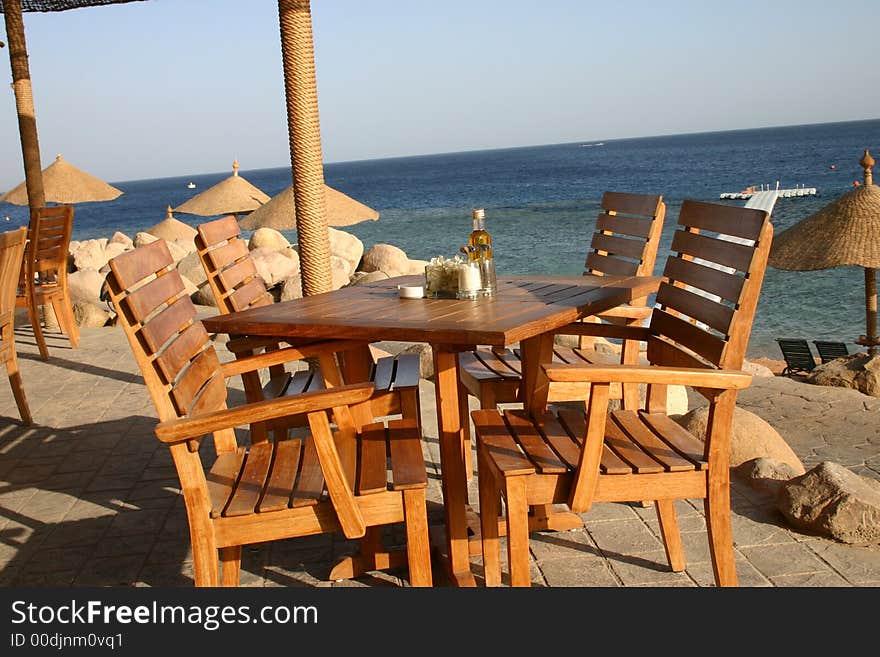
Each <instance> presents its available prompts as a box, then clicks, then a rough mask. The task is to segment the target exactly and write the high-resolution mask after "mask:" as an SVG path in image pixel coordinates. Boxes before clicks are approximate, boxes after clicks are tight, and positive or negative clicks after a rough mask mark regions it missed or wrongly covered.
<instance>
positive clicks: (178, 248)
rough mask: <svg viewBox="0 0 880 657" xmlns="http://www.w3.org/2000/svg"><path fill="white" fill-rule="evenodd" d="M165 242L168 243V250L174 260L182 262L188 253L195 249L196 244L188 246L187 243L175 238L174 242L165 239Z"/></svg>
mask: <svg viewBox="0 0 880 657" xmlns="http://www.w3.org/2000/svg"><path fill="white" fill-rule="evenodd" d="M165 243H166V244H167V245H168V251H169V252H170V253H171V258H172V259H173V260H174V262H180V261H181V260H183V259H184V258H185V257H186V256H187V255H188V254H190V253H192V252H193V251H195V245H191V248H190V247H187V245H186V243H184V242H180V241H178V240H175V241H173V242H169V241H168V240H165Z"/></svg>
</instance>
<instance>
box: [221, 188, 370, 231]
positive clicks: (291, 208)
mask: <svg viewBox="0 0 880 657" xmlns="http://www.w3.org/2000/svg"><path fill="white" fill-rule="evenodd" d="M324 196H325V199H326V204H327V206H326V207H327V210H326V213H327V225H328V226H352V225H354V224H359V223H360V222H362V221H376V220H377V219H378V218H379V213H378V212H376V210H374V209H373V208H371V207H369V206H366V205H364V204H363V203H361V202H360V201H356V200H354V199H353V198H351V197H350V196H347V195H345V194H343V193H342V192H340V191H339V190H338V189H333V188H332V187H330V185H324ZM238 223H239V225H240V226H241V227H242V228H244V229H245V230H256V229H257V228H274V229H275V230H294V229H295V228H296V201H295V199H294V194H293V186H290V187H288V188H287V189H285V190H284V191H283V192H281V193H280V194H276V195H275V196H273V197H272V198H271V199H269V201H267V202H266V203H264V204H263V205H261V206H260V207H259V208H257V209H256V210H254V211H253V212H251V213H250V214H249V215H248V216H246V217H244V218H243V219H241V220H240V221H239V222H238Z"/></svg>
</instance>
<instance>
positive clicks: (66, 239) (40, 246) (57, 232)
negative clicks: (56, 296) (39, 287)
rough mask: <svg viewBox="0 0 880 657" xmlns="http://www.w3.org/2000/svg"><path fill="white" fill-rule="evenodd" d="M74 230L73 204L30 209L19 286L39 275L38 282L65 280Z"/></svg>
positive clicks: (63, 282) (62, 282)
mask: <svg viewBox="0 0 880 657" xmlns="http://www.w3.org/2000/svg"><path fill="white" fill-rule="evenodd" d="M72 232H73V206H70V205H55V206H51V207H40V208H34V209H33V210H31V217H30V222H29V224H28V229H27V233H28V242H27V246H26V247H25V253H24V266H23V267H21V270H20V274H21V275H20V279H19V287H21V289H22V293H23V291H24V289H25V283H26V282H29V281H31V280H33V279H34V276H35V275H38V279H39V281H40V282H46V281H48V282H53V283H56V282H57V283H58V284H59V285H66V284H67V252H68V250H69V247H70V236H71V234H72Z"/></svg>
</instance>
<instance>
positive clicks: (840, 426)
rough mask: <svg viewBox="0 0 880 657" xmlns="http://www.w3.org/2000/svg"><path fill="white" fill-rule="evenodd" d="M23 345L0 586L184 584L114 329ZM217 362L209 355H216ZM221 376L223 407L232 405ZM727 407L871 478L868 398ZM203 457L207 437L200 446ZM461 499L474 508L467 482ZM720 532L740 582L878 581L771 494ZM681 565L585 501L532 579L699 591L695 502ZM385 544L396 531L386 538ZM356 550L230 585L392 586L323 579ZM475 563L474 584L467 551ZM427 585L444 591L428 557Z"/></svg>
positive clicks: (185, 575)
mask: <svg viewBox="0 0 880 657" xmlns="http://www.w3.org/2000/svg"><path fill="white" fill-rule="evenodd" d="M47 337H48V340H49V350H50V356H51V357H50V359H49V361H46V362H44V361H42V360H40V359H39V356H38V354H37V349H36V345H35V343H34V340H33V334H32V332H31V330H30V327H29V326H22V327H21V328H19V329H17V331H16V343H17V347H18V352H19V360H20V364H21V370H22V377H23V379H24V386H25V390H26V393H27V397H28V400H29V402H30V406H31V410H32V413H33V416H34V424H33V425H32V426H30V427H22V426H21V424H20V422H19V417H18V412H17V409H16V406H15V403H14V400H13V398H12V394H11V391H10V389H9V386H8V385H6V384H0V585H2V586H7V587H9V586H12V587H23V586H44V587H46V586H51V587H69V586H74V587H84V586H101V587H107V586H110V587H118V586H151V587H155V586H182V587H189V586H192V556H191V553H190V550H189V533H188V528H187V524H186V518H185V511H184V506H183V501H182V497H181V495H180V491H179V486H178V481H177V477H176V474H175V471H174V467H173V465H172V462H171V459H170V456H169V453H168V450H167V448H165V447H164V446H163V445H161V444H160V443H159V441H158V440H156V438H155V437H154V435H153V427H154V425H155V422H156V415H155V411H154V409H153V405H152V403H151V401H150V398H149V395H148V394H147V391H146V388H145V387H144V385H143V382H142V380H141V378H140V375H139V373H138V371H137V366H136V365H135V362H134V359H133V357H132V355H131V352H130V350H129V347H128V344H127V342H126V340H125V336H124V335H123V333H122V331H121V330H119V329H116V328H100V329H83V331H82V339H81V344H80V347H79V349H76V350H73V349H71V348H70V346H69V344H68V342H67V340H66V339H65V338H64V337H63V336H60V335H59V334H53V333H49V334H48V336H47ZM224 355H227V354H226V352H225V350H223V349H222V348H221V357H223V356H224ZM421 392H422V404H423V424H424V430H425V434H426V441H425V450H426V459H427V463H428V467H429V477H430V489H429V513H430V516H431V518H432V521H436V522H439V521H440V520H441V519H442V504H441V495H440V485H439V452H438V447H437V429H436V413H435V408H434V394H433V386H432V384H431V383H430V381H426V380H423V381H422V384H421ZM241 400H242V393H241V389H240V383H238V382H237V381H235V380H232V381H231V403H240V401H241ZM740 401H741V403H740V405H741V406H742V407H743V408H746V409H748V410H751V411H753V412H754V413H757V414H758V415H760V416H761V417H763V418H764V419H765V420H767V421H768V422H770V424H772V425H773V426H774V427H775V428H776V429H777V430H778V431H779V432H780V434H781V435H782V436H783V437H784V438H785V439H786V440H787V441H788V442H789V444H790V445H791V446H792V448H793V449H794V450H795V452H796V453H797V454H798V456H799V457H800V458H801V459H802V461H803V462H804V465H805V466H806V467H807V468H808V469H809V468H810V467H812V466H813V465H815V464H816V463H818V462H820V461H823V460H830V461H835V462H837V463H840V464H842V465H845V466H846V467H848V468H850V469H852V470H853V471H854V472H857V473H859V474H862V475H867V476H871V477H874V478H880V436H878V427H880V400H878V399H874V398H871V397H867V396H865V395H862V394H860V393H857V392H853V391H848V390H840V389H833V388H821V387H817V386H811V385H808V384H805V383H799V382H796V381H791V380H788V379H782V378H779V377H772V378H767V379H757V378H756V379H755V382H754V384H753V386H752V387H751V388H750V389H748V390H746V391H744V392H743V393H742V394H741V395H740ZM205 447H206V448H207V449H205V450H204V451H209V449H210V448H209V445H206V446H205ZM469 495H470V499H471V500H472V501H473V502H474V504H475V503H476V500H477V492H476V479H475V480H474V481H473V482H472V483H471V487H470V491H469ZM732 504H733V510H734V517H733V533H734V539H735V550H736V560H737V572H738V575H739V581H740V585H741V586H744V587H804V586H808V587H849V586H855V587H865V586H876V585H878V584H880V546H852V545H846V544H843V543H838V542H835V541H833V540H829V539H825V538H822V537H818V536H809V535H805V534H802V533H798V532H796V531H793V530H791V529H789V528H787V527H786V526H785V524H784V521H783V519H782V517H781V514H779V513H778V512H777V511H776V510H775V509H774V507H773V504H772V501H771V500H770V499H768V498H767V497H766V496H764V495H763V494H761V493H758V492H756V491H754V490H752V489H751V488H749V487H748V486H746V485H745V484H744V483H742V482H740V481H738V480H737V479H736V478H734V480H733V489H732ZM678 511H679V519H680V525H681V530H682V533H683V540H684V545H685V551H686V555H687V558H688V568H687V570H686V571H685V572H682V573H673V572H670V571H669V569H668V567H667V565H666V561H665V556H664V552H663V546H662V543H661V540H660V538H659V536H658V527H657V520H656V516H655V514H654V511H653V509H651V508H644V507H641V506H637V505H627V504H599V505H596V506H595V507H594V508H593V510H591V511H590V512H589V513H588V514H585V515H584V516H583V518H584V521H585V525H584V527H583V528H580V529H576V530H571V531H566V532H555V533H550V532H547V533H539V534H534V535H533V536H532V540H531V549H532V579H533V585H534V586H552V587H571V586H584V587H667V586H679V587H695V586H696V587H704V586H713V585H714V584H713V578H712V571H711V565H710V563H709V554H708V546H707V543H706V536H705V521H704V518H703V512H702V504H701V503H697V502H694V503H691V502H690V501H685V502H680V503H679V504H678ZM388 538H389V540H390V541H392V542H394V541H399V540H401V533H400V532H399V531H395V532H394V533H393V535H391V536H389V537H388ZM355 545H356V544H354V543H352V542H350V541H346V540H345V539H344V538H343V537H341V536H339V535H331V536H317V537H308V538H301V539H291V540H289V541H279V542H276V543H274V544H271V545H256V546H252V547H250V548H248V549H246V550H245V554H244V559H243V566H242V578H241V579H242V585H244V586H285V587H289V586H294V587H299V586H388V585H401V584H402V585H406V573H405V571H398V572H395V573H390V574H388V573H371V574H369V575H366V576H363V577H360V578H357V579H356V580H352V581H344V582H332V583H331V582H327V581H325V580H324V578H325V577H326V573H327V572H328V569H329V567H330V565H331V564H332V563H333V562H334V561H335V559H336V558H338V557H339V556H342V555H343V554H347V553H350V552H351V551H353V549H354V548H355ZM473 571H474V573H475V576H476V577H477V582H478V584H481V583H482V582H481V579H480V578H481V567H480V559H479V558H478V557H474V560H473ZM434 572H435V579H436V584H437V585H439V586H442V585H445V583H446V582H445V580H444V577H443V570H442V567H441V566H440V564H439V563H435V569H434Z"/></svg>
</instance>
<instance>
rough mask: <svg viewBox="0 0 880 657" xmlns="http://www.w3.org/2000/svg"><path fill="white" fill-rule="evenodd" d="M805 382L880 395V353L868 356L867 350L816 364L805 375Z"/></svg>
mask: <svg viewBox="0 0 880 657" xmlns="http://www.w3.org/2000/svg"><path fill="white" fill-rule="evenodd" d="M807 382H809V383H815V384H817V385H822V386H837V387H840V388H852V389H853V390H858V391H859V392H862V393H864V394H866V395H871V396H872V397H880V354H878V355H876V356H874V357H870V356H869V355H868V353H867V352H861V353H858V354H852V355H850V356H844V357H842V358H836V359H834V360H832V361H830V362H828V363H823V364H822V365H817V366H816V368H815V369H814V370H813V371H812V372H810V373H809V375H807Z"/></svg>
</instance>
